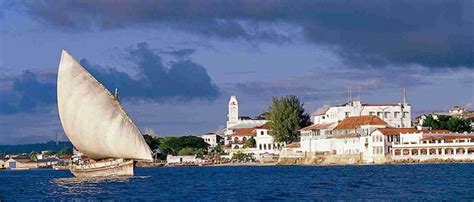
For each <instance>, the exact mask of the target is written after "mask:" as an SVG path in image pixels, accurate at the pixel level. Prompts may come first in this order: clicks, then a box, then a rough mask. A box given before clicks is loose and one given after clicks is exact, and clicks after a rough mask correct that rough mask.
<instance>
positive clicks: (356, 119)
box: [334, 115, 387, 130]
mask: <svg viewBox="0 0 474 202" xmlns="http://www.w3.org/2000/svg"><path fill="white" fill-rule="evenodd" d="M362 125H387V123H385V121H383V120H382V119H380V118H379V117H377V116H374V115H369V116H353V117H347V118H345V119H344V120H342V122H341V123H339V124H338V125H337V126H336V127H335V128H334V130H341V129H356V128H357V127H359V126H362Z"/></svg>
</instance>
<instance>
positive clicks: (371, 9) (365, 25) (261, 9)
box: [25, 0, 474, 68]
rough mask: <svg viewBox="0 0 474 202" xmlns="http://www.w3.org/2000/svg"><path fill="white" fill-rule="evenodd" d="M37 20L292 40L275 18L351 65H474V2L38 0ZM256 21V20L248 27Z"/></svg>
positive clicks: (34, 5) (32, 8)
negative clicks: (162, 26) (276, 27)
mask: <svg viewBox="0 0 474 202" xmlns="http://www.w3.org/2000/svg"><path fill="white" fill-rule="evenodd" d="M25 7H26V11H27V12H28V13H29V14H30V15H31V16H33V17H34V18H35V19H40V20H42V21H44V22H46V23H48V24H52V25H56V26H59V27H62V28H66V29H75V30H77V29H81V30H82V29H89V28H93V29H95V28H98V29H114V28H122V27H127V26H131V25H144V24H147V25H149V24H150V23H157V24H159V23H162V24H165V25H168V26H172V27H175V28H177V29H182V30H186V31H189V32H194V33H199V34H204V35H207V36H217V37H221V38H230V39H232V38H239V37H240V38H243V39H247V40H254V39H256V40H259V41H261V40H263V41H282V40H289V39H288V38H287V36H285V35H284V34H280V33H278V32H277V31H276V30H272V29H263V31H262V29H259V28H261V27H265V26H267V27H271V26H272V25H274V24H275V23H280V22H284V23H289V24H292V25H295V26H298V27H301V28H302V31H303V34H304V36H305V37H306V39H308V40H309V41H311V42H314V43H317V44H327V45H331V46H335V47H338V50H339V51H338V52H339V53H340V54H341V56H343V57H344V58H345V59H346V60H347V61H348V62H349V63H351V64H358V63H360V64H362V65H372V66H381V65H382V66H383V65H387V64H420V65H424V66H428V67H433V68H438V67H470V68H473V67H474V49H473V47H474V12H473V10H474V1H471V0H465V1H462V0H460V1H410V0H401V1H389V0H379V1H362V2H361V1H345V0H335V1H326V0H315V1H304V0H301V1H246V0H241V1H238V0H237V1H234V0H233V1H214V0H208V1H188V0H181V1H180V0H178V1H166V0H164V1H155V0H149V1H108V0H98V1H73V0H69V1H68V0H65V1H30V2H29V3H26V4H25ZM242 22H249V23H250V24H253V25H254V26H244V24H245V23H244V24H243V23H242Z"/></svg>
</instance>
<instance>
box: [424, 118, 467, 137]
mask: <svg viewBox="0 0 474 202" xmlns="http://www.w3.org/2000/svg"><path fill="white" fill-rule="evenodd" d="M423 126H424V127H430V128H431V129H432V130H449V131H451V132H459V133H462V132H471V131H472V128H471V125H470V121H469V120H467V119H463V118H458V117H452V116H442V115H440V116H438V117H437V119H435V118H434V117H433V116H431V115H429V116H427V117H426V119H425V120H424V121H423Z"/></svg>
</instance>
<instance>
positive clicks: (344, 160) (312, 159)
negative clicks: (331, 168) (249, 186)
mask: <svg viewBox="0 0 474 202" xmlns="http://www.w3.org/2000/svg"><path fill="white" fill-rule="evenodd" d="M362 163H363V162H362V158H361V155H359V154H353V155H333V154H326V155H324V154H319V155H306V156H301V157H295V156H293V157H280V160H279V161H278V165H357V164H362Z"/></svg>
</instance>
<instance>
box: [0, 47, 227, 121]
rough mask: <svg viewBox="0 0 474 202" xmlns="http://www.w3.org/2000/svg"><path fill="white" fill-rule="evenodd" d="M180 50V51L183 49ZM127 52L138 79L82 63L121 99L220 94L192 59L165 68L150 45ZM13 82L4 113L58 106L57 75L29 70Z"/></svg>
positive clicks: (1, 105)
mask: <svg viewBox="0 0 474 202" xmlns="http://www.w3.org/2000/svg"><path fill="white" fill-rule="evenodd" d="M177 51H178V52H180V50H177ZM184 52H186V51H184ZM127 53H128V57H129V58H128V59H129V60H130V61H131V62H132V63H133V64H134V65H135V66H134V68H136V69H137V70H138V71H139V73H140V76H139V78H138V79H134V78H132V77H131V76H130V75H129V74H127V73H125V72H121V71H118V70H117V69H115V68H109V67H102V66H99V65H93V64H91V63H90V62H89V61H88V60H86V59H82V60H81V61H80V62H81V64H82V65H83V66H84V67H85V68H86V69H87V70H89V71H90V72H91V73H92V75H94V76H95V77H96V78H97V79H98V80H99V81H101V82H102V83H103V84H104V85H105V86H106V87H107V88H108V89H109V90H110V91H112V92H113V91H114V89H115V88H118V89H119V90H120V95H121V97H122V98H126V99H131V100H153V101H163V100H166V99H173V100H177V101H189V100H194V99H204V100H213V99H215V98H216V97H217V96H218V95H219V90H218V87H217V86H216V85H215V84H213V82H212V80H211V78H210V77H209V75H208V74H207V71H206V69H205V68H204V67H203V66H201V65H199V64H196V63H195V62H193V61H191V60H187V59H182V60H177V61H173V62H172V64H171V65H170V67H169V68H168V67H165V66H164V65H163V63H162V60H161V57H160V56H159V55H158V54H157V53H156V51H155V50H153V49H150V47H149V46H148V44H147V43H139V44H137V45H136V46H133V47H130V48H128V49H127ZM38 76H41V77H42V78H45V80H46V81H39V80H38ZM4 79H12V77H11V76H9V77H8V78H7V77H6V78H0V80H4ZM3 83H5V81H3ZM10 83H11V88H10V89H6V90H2V91H0V96H1V98H2V99H1V100H0V113H1V114H13V113H18V112H30V111H34V110H37V109H38V107H41V106H47V105H52V104H55V103H56V75H55V74H54V75H51V74H50V73H48V74H47V75H43V74H41V75H40V74H39V73H34V72H32V71H30V70H26V71H24V72H23V73H22V74H21V75H20V76H18V77H17V78H13V80H11V82H10ZM4 89H5V88H4Z"/></svg>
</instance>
